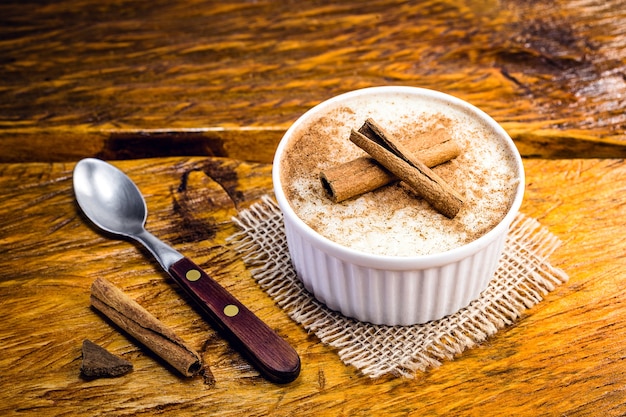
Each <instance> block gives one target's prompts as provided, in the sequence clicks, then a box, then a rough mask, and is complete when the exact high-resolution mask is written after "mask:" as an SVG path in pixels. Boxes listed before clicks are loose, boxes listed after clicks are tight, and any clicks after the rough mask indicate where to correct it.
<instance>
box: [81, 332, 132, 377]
mask: <svg viewBox="0 0 626 417" xmlns="http://www.w3.org/2000/svg"><path fill="white" fill-rule="evenodd" d="M132 370H133V364H132V363H130V362H129V361H127V360H126V359H123V358H120V357H119V356H115V355H114V354H112V353H111V352H109V351H108V350H106V349H105V348H103V347H101V346H98V345H97V344H95V343H93V342H92V341H91V340H89V339H85V340H83V361H82V364H81V366H80V372H81V374H82V375H83V376H85V377H87V378H113V377H118V376H122V375H125V374H127V373H129V372H130V371H132Z"/></svg>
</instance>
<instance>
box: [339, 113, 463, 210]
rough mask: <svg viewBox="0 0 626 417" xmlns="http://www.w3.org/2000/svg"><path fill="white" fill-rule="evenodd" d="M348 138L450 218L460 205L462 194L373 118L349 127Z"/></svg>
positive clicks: (461, 203)
mask: <svg viewBox="0 0 626 417" xmlns="http://www.w3.org/2000/svg"><path fill="white" fill-rule="evenodd" d="M362 132H365V133H367V135H365V134H364V133H362ZM350 140H351V141H352V142H353V143H354V144H356V145H357V146H358V147H360V148H361V149H363V150H364V151H365V152H367V153H368V154H370V156H371V157H372V158H374V159H375V160H376V161H377V162H378V163H379V164H380V165H382V166H383V167H385V168H386V169H387V170H389V171H390V172H392V173H393V174H394V175H395V176H397V177H398V178H399V179H401V180H402V181H404V182H405V183H407V184H408V185H409V186H411V188H413V189H414V190H415V191H416V192H417V193H418V194H419V195H421V196H422V197H423V198H424V199H425V200H426V201H428V203H430V205H431V206H433V208H435V209H436V210H437V211H438V212H440V213H441V214H443V215H444V216H446V217H448V218H453V217H454V216H456V215H457V213H458V212H459V210H460V209H461V206H462V205H463V197H462V196H461V195H460V194H459V193H457V192H456V191H455V190H454V189H452V187H450V186H449V185H448V184H447V183H446V182H445V181H444V180H443V179H442V178H441V177H439V176H438V175H437V174H435V173H434V172H433V171H432V170H431V169H430V168H428V167H427V166H426V165H425V164H424V163H423V162H422V161H420V160H419V159H418V158H416V157H415V156H414V155H411V153H410V152H409V151H408V150H407V149H406V147H405V146H403V145H402V144H401V143H399V142H398V141H396V140H394V139H393V138H392V137H391V136H390V135H389V134H387V132H385V130H384V129H383V128H382V127H380V126H378V125H377V124H376V123H375V122H374V121H373V120H372V119H368V120H366V122H365V124H364V126H363V127H362V128H361V129H360V131H359V132H357V131H355V130H352V131H351V133H350Z"/></svg>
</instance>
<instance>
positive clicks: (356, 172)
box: [320, 122, 461, 203]
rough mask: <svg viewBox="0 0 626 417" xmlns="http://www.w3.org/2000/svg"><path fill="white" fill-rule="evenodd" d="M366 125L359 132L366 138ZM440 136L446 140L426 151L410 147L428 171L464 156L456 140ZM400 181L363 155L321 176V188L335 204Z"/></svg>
mask: <svg viewBox="0 0 626 417" xmlns="http://www.w3.org/2000/svg"><path fill="white" fill-rule="evenodd" d="M366 123H367V122H366ZM365 126H366V125H365V124H364V125H363V127H361V129H359V132H360V133H362V134H364V135H365V136H367V135H368V132H367V131H366V128H365ZM367 130H369V129H367ZM442 130H443V129H442ZM438 137H440V138H443V139H442V140H440V141H438V142H435V143H432V144H431V146H429V147H426V148H420V147H419V141H413V142H411V145H410V146H407V148H408V152H409V153H410V154H412V155H415V157H417V158H418V159H419V160H420V161H422V162H423V163H424V164H425V165H426V166H427V167H429V168H432V167H435V166H437V165H439V164H443V163H444V162H447V161H449V160H451V159H453V158H456V157H457V156H459V155H460V154H461V147H460V146H459V144H458V143H457V142H456V141H455V140H454V139H452V138H449V137H446V136H445V135H439V136H438ZM397 180H398V177H396V176H395V175H394V174H392V173H391V172H389V171H388V170H387V169H385V168H384V167H382V166H381V165H380V164H379V163H377V162H376V160H375V159H373V158H372V157H369V156H361V157H359V158H356V159H353V160H352V161H348V162H345V163H343V164H340V165H337V166H335V167H332V168H330V169H327V170H324V171H322V172H321V173H320V181H321V182H322V186H323V187H324V189H325V190H326V193H327V195H328V197H329V198H330V199H331V200H332V201H333V202H335V203H340V202H342V201H345V200H348V199H350V198H353V197H357V196H359V195H361V194H365V193H368V192H370V191H374V190H376V189H377V188H380V187H383V186H385V185H387V184H390V183H392V182H394V181H397Z"/></svg>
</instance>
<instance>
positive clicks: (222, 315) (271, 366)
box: [169, 258, 300, 383]
mask: <svg viewBox="0 0 626 417" xmlns="http://www.w3.org/2000/svg"><path fill="white" fill-rule="evenodd" d="M169 273H170V274H171V275H172V277H173V278H174V280H175V281H176V282H177V283H178V285H180V286H181V287H182V288H183V289H184V290H185V291H186V292H187V293H188V294H189V296H191V297H192V298H193V299H194V300H195V301H196V303H197V304H198V306H199V307H200V308H201V309H202V310H203V311H204V312H205V313H206V314H207V316H208V318H209V319H210V320H211V322H212V324H213V325H214V326H216V327H217V328H218V330H220V331H222V332H223V334H224V336H226V337H227V338H228V339H229V341H230V342H231V344H234V345H235V347H236V348H239V349H240V351H242V353H243V354H244V355H245V356H247V358H248V360H250V361H251V362H252V364H253V365H254V366H256V368H257V369H258V370H259V371H260V372H261V373H262V374H263V375H264V376H265V377H266V378H268V379H269V380H271V381H274V382H278V383H286V382H291V381H293V380H294V379H296V378H297V377H298V374H299V373H300V357H299V356H298V353H297V352H296V351H295V349H294V348H293V347H291V345H289V343H287V342H286V341H285V340H284V339H283V338H281V337H280V336H279V335H278V334H276V332H274V331H273V330H272V329H271V328H270V327H269V326H268V325H267V324H265V323H264V322H263V321H261V320H260V319H259V318H258V317H257V316H256V315H254V313H252V312H251V311H250V310H248V309H247V308H246V307H245V306H244V305H243V304H241V303H240V302H239V301H238V300H237V299H236V298H235V297H233V295H232V294H230V293H229V292H228V291H226V290H225V289H224V288H223V287H222V286H221V285H220V284H218V283H217V282H216V281H215V280H214V279H212V278H211V277H209V276H208V275H207V274H206V273H205V272H204V271H203V270H202V269H201V268H200V267H199V266H198V265H196V264H195V263H194V262H193V261H192V260H190V259H189V258H183V259H181V260H179V261H178V262H176V263H174V264H173V265H172V266H171V267H170V269H169Z"/></svg>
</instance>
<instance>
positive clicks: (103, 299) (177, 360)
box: [91, 278, 210, 376]
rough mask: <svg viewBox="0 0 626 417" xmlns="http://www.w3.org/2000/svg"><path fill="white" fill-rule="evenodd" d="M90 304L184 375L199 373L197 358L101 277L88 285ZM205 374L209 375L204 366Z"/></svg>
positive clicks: (178, 338) (175, 337)
mask: <svg viewBox="0 0 626 417" xmlns="http://www.w3.org/2000/svg"><path fill="white" fill-rule="evenodd" d="M91 305H92V306H94V307H95V308H96V309H98V310H100V311H101V312H102V313H103V314H104V315H106V316H107V317H108V318H109V319H111V321H113V322H114V323H115V324H117V325H118V326H119V327H121V328H122V329H123V330H124V331H126V332H127V333H129V334H130V335H131V336H133V337H134V338H135V339H136V340H138V341H139V342H141V343H142V344H143V345H144V346H146V347H147V348H148V349H150V350H151V351H153V352H154V353H156V354H157V355H158V356H159V357H161V358H162V359H164V360H165V361H166V362H167V363H169V364H170V365H172V366H173V367H174V368H175V369H176V370H178V371H179V372H180V373H181V374H183V375H185V376H194V375H197V374H199V373H200V372H201V371H202V370H203V367H202V363H201V360H200V356H199V355H198V354H197V353H196V352H195V351H194V350H193V349H191V348H190V347H189V346H188V345H187V344H186V343H185V342H184V341H183V340H182V339H181V338H180V337H178V336H177V335H176V334H175V333H174V331H173V330H172V329H170V328H169V327H167V326H165V324H163V323H162V322H161V321H159V320H158V319H157V318H156V317H154V316H153V315H152V314H150V312H148V311H147V310H146V309H144V308H143V307H142V306H141V305H139V304H138V303H137V302H136V301H135V300H133V299H131V298H130V297H129V296H128V295H126V294H125V293H124V292H122V290H120V289H119V288H117V287H115V286H114V285H113V284H111V283H110V282H109V281H107V280H106V279H104V278H98V279H96V280H95V281H94V282H93V284H92V285H91ZM204 371H205V372H207V371H208V372H210V370H209V368H208V366H205V369H204Z"/></svg>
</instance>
